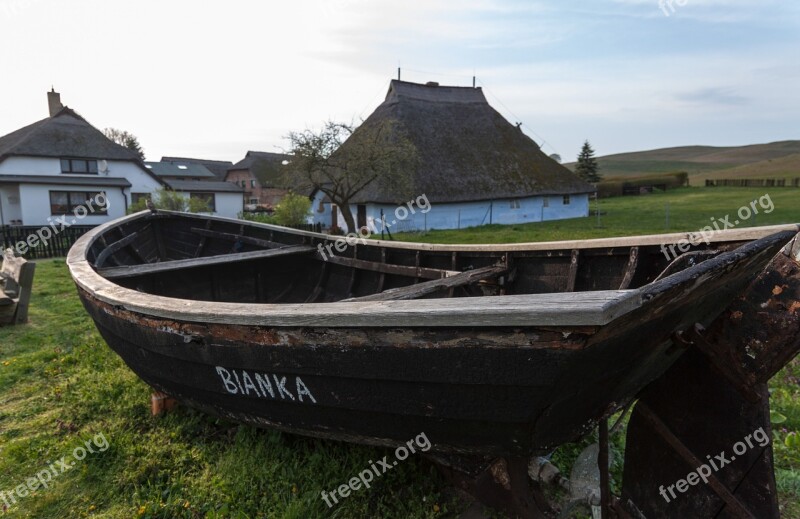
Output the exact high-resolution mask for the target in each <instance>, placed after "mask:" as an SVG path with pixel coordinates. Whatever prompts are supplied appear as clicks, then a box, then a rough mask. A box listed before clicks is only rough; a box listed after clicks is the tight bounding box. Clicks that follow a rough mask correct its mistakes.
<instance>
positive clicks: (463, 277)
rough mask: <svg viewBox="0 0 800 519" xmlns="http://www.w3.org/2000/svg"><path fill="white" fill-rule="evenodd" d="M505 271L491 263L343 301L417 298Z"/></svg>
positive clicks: (504, 268) (503, 266)
mask: <svg viewBox="0 0 800 519" xmlns="http://www.w3.org/2000/svg"><path fill="white" fill-rule="evenodd" d="M506 272H508V267H506V266H505V265H492V266H490V267H483V268H479V269H475V270H468V271H466V272H461V273H460V274H456V275H454V276H450V277H446V278H443V279H434V280H431V281H425V282H423V283H417V284H415V285H409V286H407V287H400V288H390V289H389V290H384V291H383V292H381V293H379V294H372V295H369V296H363V297H354V298H351V299H345V300H344V302H353V301H402V300H404V299H417V298H419V297H422V296H424V295H427V294H431V293H433V292H437V291H439V290H444V289H448V288H455V287H460V286H464V285H469V284H472V283H477V282H479V281H482V280H484V279H488V278H492V277H495V276H499V275H501V274H504V273H506Z"/></svg>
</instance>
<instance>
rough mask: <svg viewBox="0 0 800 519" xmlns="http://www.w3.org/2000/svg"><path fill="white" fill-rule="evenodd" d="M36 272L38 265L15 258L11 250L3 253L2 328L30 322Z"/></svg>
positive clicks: (0, 281) (0, 270)
mask: <svg viewBox="0 0 800 519" xmlns="http://www.w3.org/2000/svg"><path fill="white" fill-rule="evenodd" d="M34 270H36V263H29V262H28V261H26V260H25V259H24V258H17V257H15V256H14V251H13V250H11V249H7V250H5V251H4V252H3V266H2V268H0V326H3V325H6V324H21V323H25V322H27V321H28V304H29V303H30V300H31V291H32V289H33V272H34Z"/></svg>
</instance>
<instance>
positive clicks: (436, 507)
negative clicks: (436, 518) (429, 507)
mask: <svg viewBox="0 0 800 519" xmlns="http://www.w3.org/2000/svg"><path fill="white" fill-rule="evenodd" d="M439 510H440V508H439V505H433V511H434V512H437V513H438V512H439Z"/></svg>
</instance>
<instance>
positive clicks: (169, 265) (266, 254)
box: [97, 245, 315, 279]
mask: <svg viewBox="0 0 800 519" xmlns="http://www.w3.org/2000/svg"><path fill="white" fill-rule="evenodd" d="M314 250H315V249H314V247H311V246H310V245H290V246H288V247H283V248H280V249H269V250H260V251H252V252H240V253H236V254H222V255H219V256H207V257H205V258H190V259H183V260H173V261H162V262H158V263H147V264H144V265H130V266H123V267H110V268H105V269H99V270H98V271H97V272H98V273H99V274H100V275H101V276H103V277H104V278H106V279H121V278H128V277H133V276H140V275H143V274H154V273H159V272H169V271H172V270H179V269H187V268H194V267H207V266H210V265H224V264H228V263H236V262H240V261H250V260H256V259H263V258H274V257H277V256H286V255H289V254H305V253H308V252H312V251H314Z"/></svg>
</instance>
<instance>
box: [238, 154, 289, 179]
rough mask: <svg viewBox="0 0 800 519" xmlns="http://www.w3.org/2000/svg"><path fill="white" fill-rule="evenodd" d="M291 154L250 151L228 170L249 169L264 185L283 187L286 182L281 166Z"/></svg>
mask: <svg viewBox="0 0 800 519" xmlns="http://www.w3.org/2000/svg"><path fill="white" fill-rule="evenodd" d="M285 160H289V155H285V154H283V153H270V152H267V151H248V152H247V155H245V156H244V158H243V159H242V160H240V161H239V162H237V163H236V164H234V165H233V166H232V167H230V168H229V169H228V171H241V170H247V171H250V173H252V175H253V176H254V177H256V178H257V179H258V182H259V183H260V184H261V186H262V187H281V186H282V185H283V184H284V182H283V180H284V179H283V178H282V174H281V171H280V167H281V165H282V164H283V161H285Z"/></svg>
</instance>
